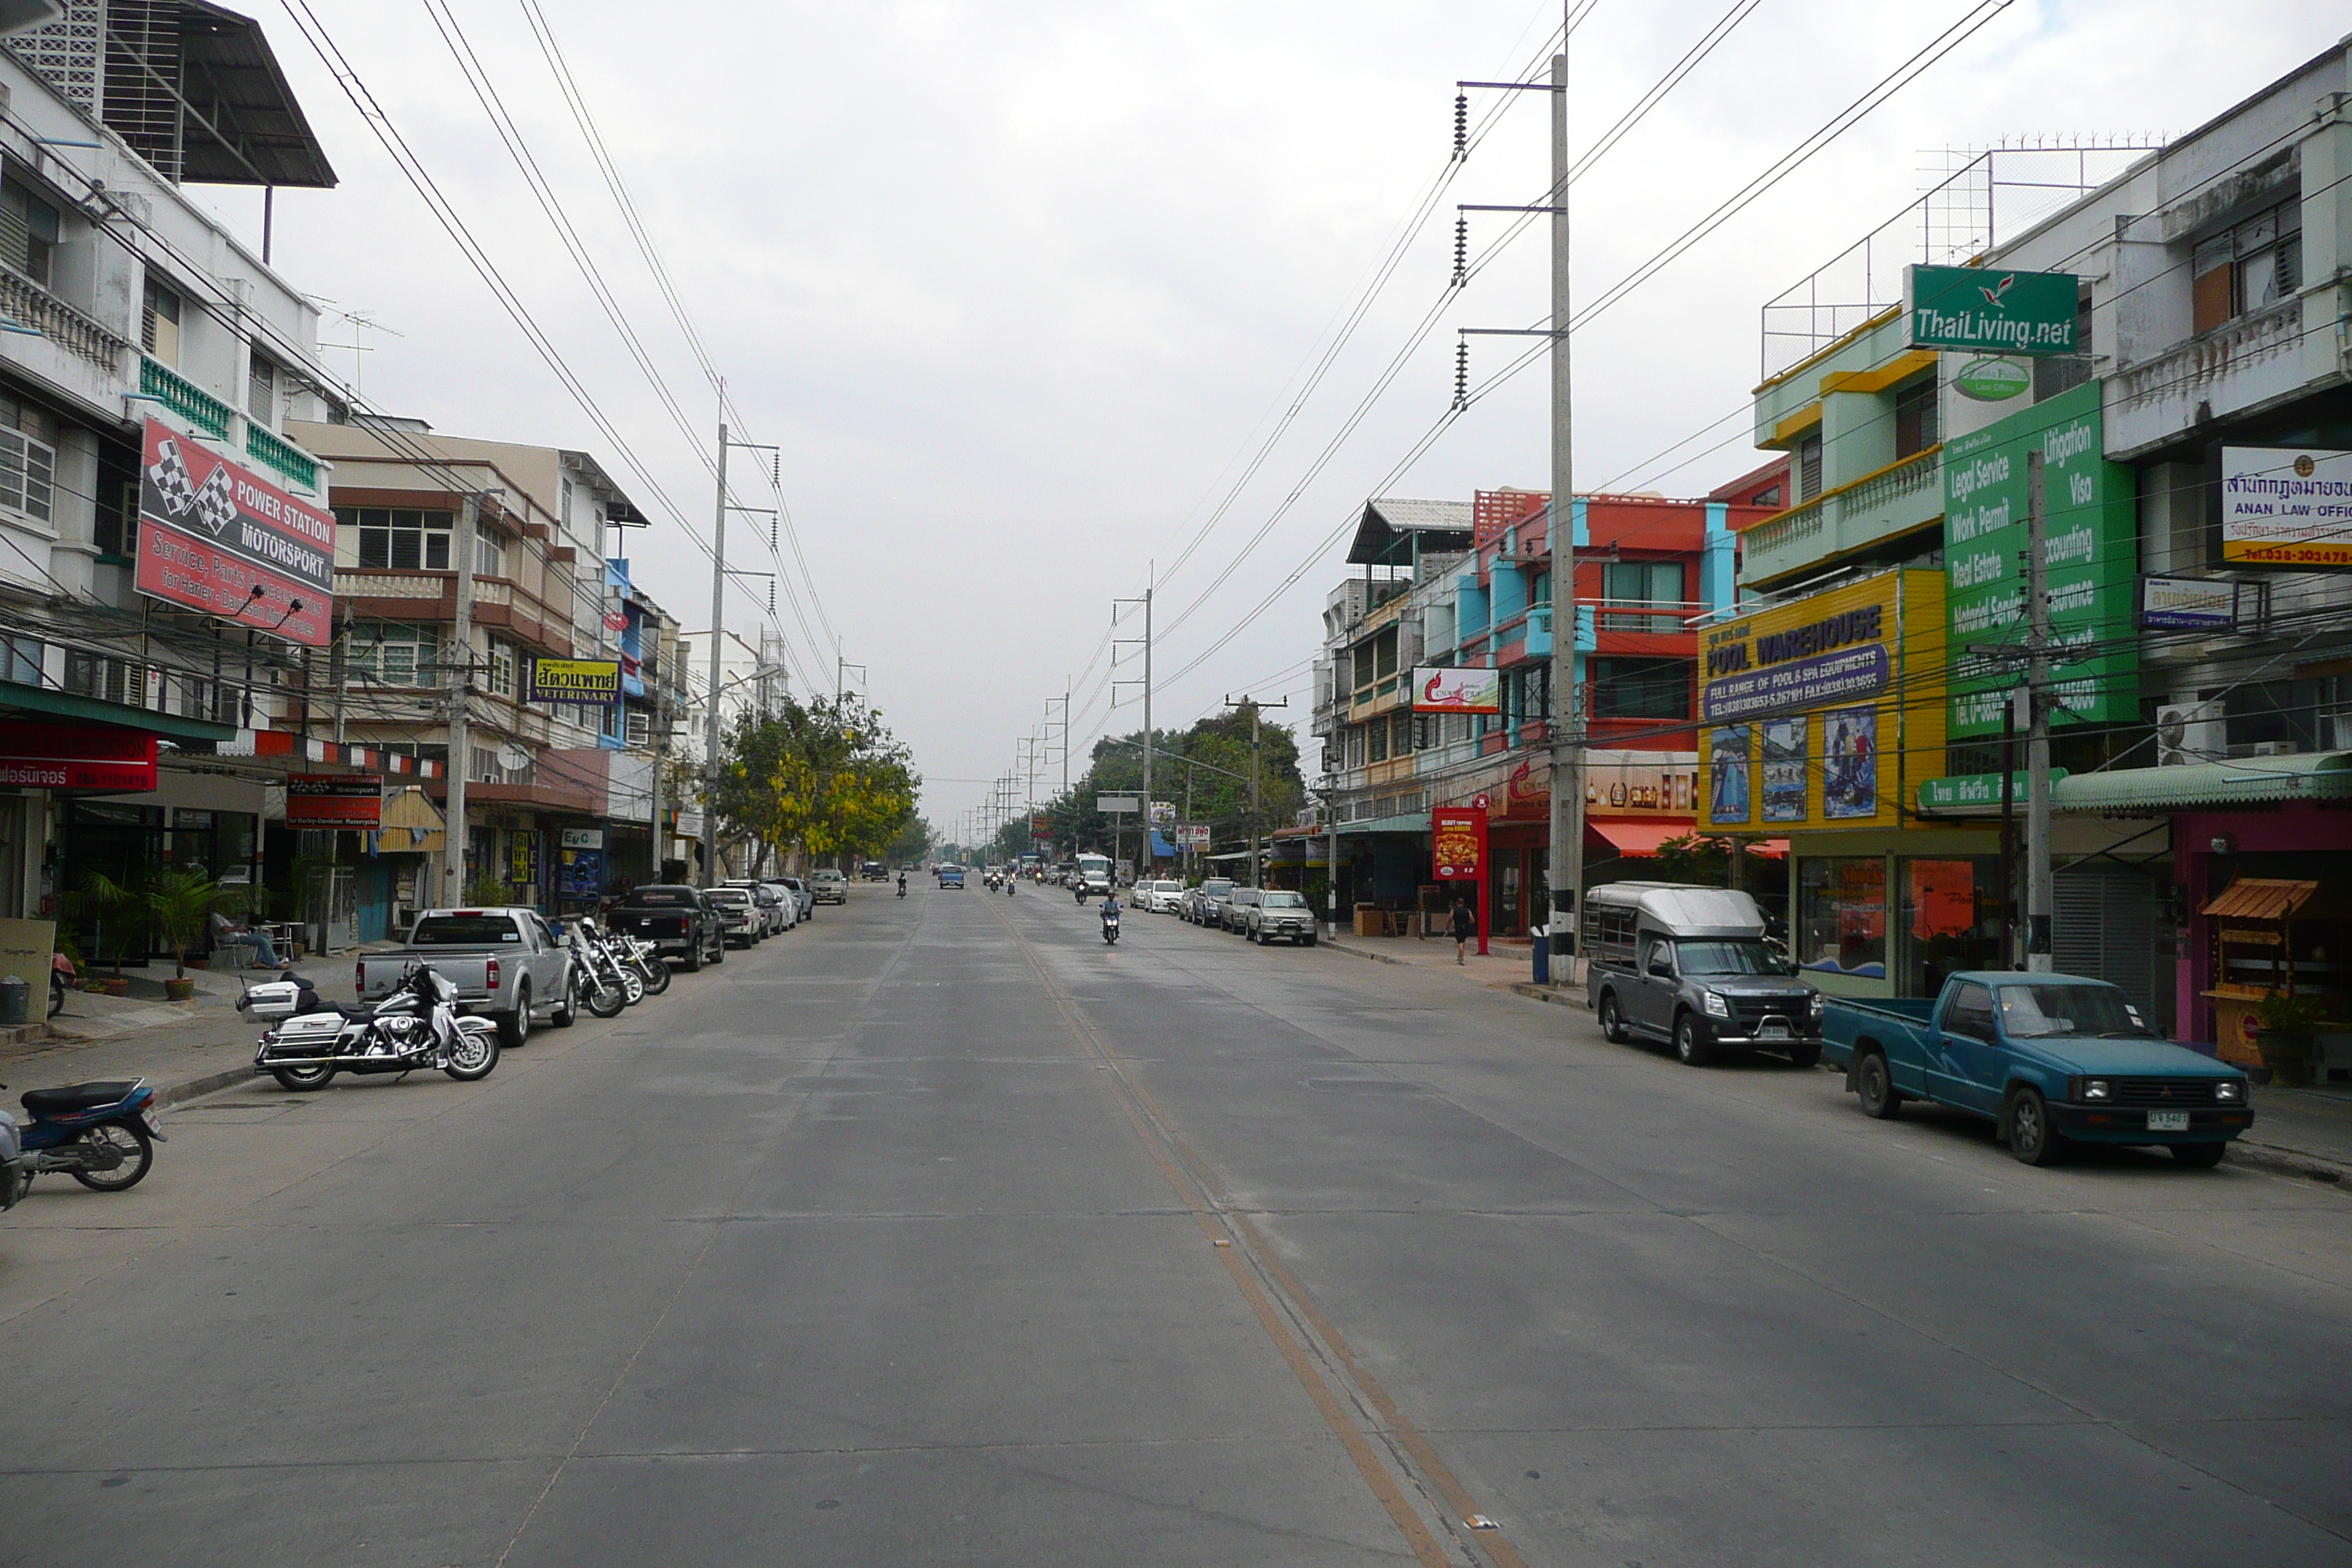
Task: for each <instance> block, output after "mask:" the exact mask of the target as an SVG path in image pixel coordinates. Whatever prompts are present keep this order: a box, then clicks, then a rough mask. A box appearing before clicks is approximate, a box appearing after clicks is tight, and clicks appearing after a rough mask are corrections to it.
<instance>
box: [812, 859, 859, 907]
mask: <svg viewBox="0 0 2352 1568" xmlns="http://www.w3.org/2000/svg"><path fill="white" fill-rule="evenodd" d="M809 890H810V892H812V893H813V894H814V895H815V899H816V901H817V902H818V903H820V904H845V903H847V902H849V879H848V878H846V877H845V876H843V875H842V874H841V873H840V872H838V871H836V870H835V869H834V868H832V867H830V866H828V867H826V868H824V869H823V870H820V871H817V872H815V873H814V874H812V875H811V876H810V878H809Z"/></svg>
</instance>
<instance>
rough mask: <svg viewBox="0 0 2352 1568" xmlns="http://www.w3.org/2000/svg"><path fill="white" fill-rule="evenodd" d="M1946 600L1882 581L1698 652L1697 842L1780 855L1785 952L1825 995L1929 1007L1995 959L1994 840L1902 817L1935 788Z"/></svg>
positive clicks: (1931, 587)
mask: <svg viewBox="0 0 2352 1568" xmlns="http://www.w3.org/2000/svg"><path fill="white" fill-rule="evenodd" d="M1944 586H1945V584H1944V575H1943V574H1942V573H1940V572H1934V571H1919V570H1895V571H1889V572H1882V573H1880V574H1876V575H1875V576H1871V577H1866V578H1864V579H1862V580H1861V581H1859V582H1854V583H1849V584H1844V585H1843V586H1840V587H1836V588H1830V589H1825V590H1823V591H1822V592H1821V593H1818V594H1813V595H1808V596H1806V597H1804V598H1802V599H1798V600H1793V601H1790V602H1789V603H1786V604H1780V605H1774V606H1772V607H1771V608H1769V609H1765V610H1759V611H1757V612H1755V613H1754V614H1751V615H1748V616H1741V617H1740V618H1739V619H1738V620H1734V621H1727V622H1725V623H1724V624H1723V625H1721V626H1713V627H1710V628H1708V629H1706V631H1704V632H1703V633H1702V634H1701V636H1700V653H1701V659H1702V663H1701V666H1700V674H1699V715H1700V719H1701V721H1702V722H1701V724H1700V727H1699V782H1700V785H1701V788H1702V791H1703V798H1702V800H1701V802H1700V809H1699V827H1700V830H1701V831H1703V832H1716V833H1723V834H1727V835H1729V836H1731V837H1734V838H1738V839H1762V840H1767V841H1771V840H1779V839H1786V840H1787V841H1788V844H1789V858H1790V878H1789V887H1790V909H1789V910H1788V916H1789V932H1790V950H1791V952H1793V954H1794V955H1795V957H1796V959H1797V962H1798V963H1800V964H1801V965H1802V966H1803V967H1804V969H1805V971H1806V973H1807V975H1808V977H1809V978H1811V979H1812V980H1814V981H1815V982H1816V983H1818V984H1821V986H1822V989H1824V990H1827V991H1831V992H1835V993H1838V994H1847V995H1878V996H1887V995H1899V996H1909V995H1918V994H1933V991H1934V990H1935V988H1936V987H1937V986H1939V985H1940V984H1942V979H1943V976H1944V975H1945V974H1946V973H1950V972H1951V971H1952V970H1954V969H1958V968H1966V967H1970V966H1972V965H1973V964H1975V963H1977V962H1978V961H1979V958H1980V957H1982V958H1984V959H1985V960H1986V961H1988V962H1990V954H1991V953H1992V952H1997V951H1998V941H1999V926H2000V916H1999V907H2000V906H1999V897H2000V885H1999V884H2000V859H1999V854H1998V843H1997V835H1994V834H1990V833H1988V832H1987V831H1985V830H1983V829H1980V828H1976V827H1971V826H1950V825H1948V824H1941V823H1937V822H1932V821H1931V822H1926V823H1923V822H1922V821H1921V820H1920V818H1919V816H1918V815H1917V813H1916V810H1914V809H1913V798H1914V795H1915V794H1916V790H1917V787H1918V784H1919V783H1920V782H1921V781H1922V780H1924V779H1929V778H1935V777H1937V776H1939V775H1941V774H1942V773H1943V772H1944V722H1945V712H1946V704H1945V668H1946V662H1947V660H1946V648H1945V631H1944Z"/></svg>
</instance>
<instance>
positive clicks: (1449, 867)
mask: <svg viewBox="0 0 2352 1568" xmlns="http://www.w3.org/2000/svg"><path fill="white" fill-rule="evenodd" d="M1429 837H1430V859H1431V863H1432V864H1433V866H1434V867H1435V868H1436V871H1437V879H1438V880H1439V881H1441V882H1453V881H1471V880H1475V879H1477V878H1479V877H1481V876H1484V875H1485V874H1486V807H1485V806H1482V805H1441V806H1437V807H1435V808H1434V809H1433V810H1432V811H1431V812H1430V814H1429Z"/></svg>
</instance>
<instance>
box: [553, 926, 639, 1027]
mask: <svg viewBox="0 0 2352 1568" xmlns="http://www.w3.org/2000/svg"><path fill="white" fill-rule="evenodd" d="M570 935H571V938H572V958H573V960H574V961H575V968H574V973H575V974H576V975H577V977H578V978H577V979H576V980H575V981H574V984H576V985H578V986H579V988H580V1001H581V1005H583V1006H584V1007H586V1008H587V1009H588V1011H590V1012H591V1013H593V1014H594V1015H596V1016H598V1017H599V1018H611V1017H615V1016H619V1014H620V1011H621V1009H622V1008H624V1007H626V1006H628V1005H631V1004H633V1003H636V1002H642V1001H644V1000H645V999H646V977H645V974H644V973H643V972H642V971H640V970H639V969H637V968H636V966H635V963H622V962H621V957H620V955H619V953H617V952H615V951H614V946H613V943H612V942H610V941H609V940H608V939H607V938H606V936H605V934H604V931H600V930H599V929H597V925H596V922H595V921H593V920H589V919H587V918H585V917H584V916H583V918H582V919H579V920H576V921H572V925H571V927H570Z"/></svg>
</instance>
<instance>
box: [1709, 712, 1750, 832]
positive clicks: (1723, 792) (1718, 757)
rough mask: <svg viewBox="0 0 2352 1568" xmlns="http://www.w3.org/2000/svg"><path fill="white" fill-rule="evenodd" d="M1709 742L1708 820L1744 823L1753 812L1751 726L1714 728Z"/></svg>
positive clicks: (1722, 822)
mask: <svg viewBox="0 0 2352 1568" xmlns="http://www.w3.org/2000/svg"><path fill="white" fill-rule="evenodd" d="M1708 743H1709V748H1710V756H1709V761H1708V768H1707V809H1706V816H1707V820H1708V821H1709V822H1713V823H1716V824H1718V825H1721V824H1727V823H1744V822H1746V821H1747V820H1748V817H1749V816H1752V815H1754V808H1753V807H1752V806H1751V805H1749V802H1748V726H1747V725H1745V724H1727V725H1725V726H1723V727H1722V728H1721V729H1718V730H1715V731H1710V732H1709V734H1708Z"/></svg>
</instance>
